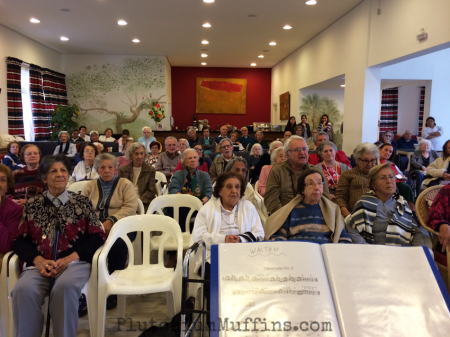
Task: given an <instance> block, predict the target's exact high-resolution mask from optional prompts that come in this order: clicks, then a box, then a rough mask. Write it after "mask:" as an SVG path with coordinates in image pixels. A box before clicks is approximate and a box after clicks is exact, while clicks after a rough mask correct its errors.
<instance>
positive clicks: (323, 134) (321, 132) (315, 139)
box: [313, 131, 330, 143]
mask: <svg viewBox="0 0 450 337" xmlns="http://www.w3.org/2000/svg"><path fill="white" fill-rule="evenodd" d="M319 136H327V140H330V136H328V133H326V132H323V131H319V132H317V133H316V134H315V135H314V136H313V142H314V143H315V142H316V141H317V137H319Z"/></svg>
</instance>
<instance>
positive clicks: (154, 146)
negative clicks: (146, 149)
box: [145, 141, 161, 167]
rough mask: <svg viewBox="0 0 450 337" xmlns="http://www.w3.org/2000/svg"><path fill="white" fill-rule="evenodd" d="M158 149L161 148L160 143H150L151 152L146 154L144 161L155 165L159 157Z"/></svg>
mask: <svg viewBox="0 0 450 337" xmlns="http://www.w3.org/2000/svg"><path fill="white" fill-rule="evenodd" d="M159 150H161V144H160V143H158V142H157V141H154V142H151V143H150V151H151V153H149V154H148V157H147V160H146V161H145V163H146V164H147V165H151V166H153V167H155V165H156V162H157V161H158V157H159Z"/></svg>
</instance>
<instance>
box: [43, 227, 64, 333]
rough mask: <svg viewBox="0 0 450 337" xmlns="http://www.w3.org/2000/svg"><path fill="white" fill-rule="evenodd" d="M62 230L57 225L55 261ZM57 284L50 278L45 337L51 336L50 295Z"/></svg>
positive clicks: (54, 248)
mask: <svg viewBox="0 0 450 337" xmlns="http://www.w3.org/2000/svg"><path fill="white" fill-rule="evenodd" d="M60 229H61V224H60V223H59V221H58V223H57V224H56V225H55V241H54V242H53V261H56V259H57V258H58V243H59V231H60ZM54 284H55V278H54V277H50V290H49V292H48V308H47V325H46V327H45V337H49V336H50V295H51V293H52V288H53V285H54Z"/></svg>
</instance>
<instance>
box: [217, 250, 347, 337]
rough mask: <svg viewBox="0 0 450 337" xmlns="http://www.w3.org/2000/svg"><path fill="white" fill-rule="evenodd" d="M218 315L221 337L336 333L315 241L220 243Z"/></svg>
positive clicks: (324, 276)
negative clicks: (220, 324)
mask: <svg viewBox="0 0 450 337" xmlns="http://www.w3.org/2000/svg"><path fill="white" fill-rule="evenodd" d="M219 315H220V319H221V322H222V326H221V329H220V336H224V337H225V336H226V337H232V336H239V337H246V336H255V335H258V336H261V337H262V336H268V337H269V336H270V337H282V336H283V337H284V336H286V337H289V336H292V337H294V336H295V337H297V336H340V333H339V327H338V321H337V317H336V313H335V310H334V304H333V299H332V296H331V291H330V286H329V284H328V278H327V275H326V272H325V265H324V262H323V258H322V252H321V250H320V246H319V245H317V244H313V243H307V242H261V243H242V244H231V243H226V244H220V245H219ZM245 322H247V323H245ZM216 328H217V329H218V328H219V327H216ZM234 330H236V331H234Z"/></svg>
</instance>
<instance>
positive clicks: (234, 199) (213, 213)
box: [193, 171, 264, 322]
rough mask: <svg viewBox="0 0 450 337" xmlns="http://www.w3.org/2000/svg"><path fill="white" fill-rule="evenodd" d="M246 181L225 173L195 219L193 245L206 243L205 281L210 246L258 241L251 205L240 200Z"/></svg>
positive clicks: (256, 219) (259, 231)
mask: <svg viewBox="0 0 450 337" xmlns="http://www.w3.org/2000/svg"><path fill="white" fill-rule="evenodd" d="M244 191H245V182H244V179H243V178H242V175H240V174H237V173H235V172H232V171H231V172H226V173H224V174H221V175H219V176H218V177H217V181H216V184H215V186H214V198H212V199H211V200H210V201H209V202H208V203H206V204H205V206H203V207H202V208H201V209H200V211H199V212H198V215H197V217H196V218H195V224H194V231H193V237H194V242H198V241H199V240H203V241H205V243H206V266H205V279H207V280H209V279H210V266H211V246H212V245H217V244H219V243H239V242H254V241H261V240H262V239H263V238H264V229H263V226H262V224H261V220H260V218H259V215H258V212H257V210H256V208H255V206H253V204H252V203H251V202H249V201H247V200H243V199H242V196H243V195H244ZM196 256H197V257H198V258H197V261H196V264H195V271H196V272H197V271H198V270H199V269H200V265H201V260H200V257H201V256H202V254H200V253H197V255H196ZM209 294H210V286H209V283H205V295H206V297H207V299H208V301H207V303H208V311H209V308H210V305H209V302H210V301H209ZM208 322H209V319H208Z"/></svg>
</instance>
